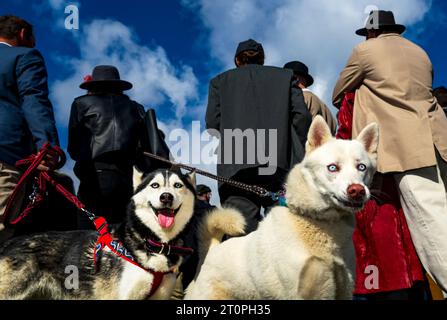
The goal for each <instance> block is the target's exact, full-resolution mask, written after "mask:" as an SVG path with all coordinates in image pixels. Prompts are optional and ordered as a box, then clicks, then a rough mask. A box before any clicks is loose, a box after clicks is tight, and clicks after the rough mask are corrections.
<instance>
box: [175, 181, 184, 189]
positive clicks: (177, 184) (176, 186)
mask: <svg viewBox="0 0 447 320" xmlns="http://www.w3.org/2000/svg"><path fill="white" fill-rule="evenodd" d="M182 187H183V184H181V183H178V182H176V183H174V188H177V189H180V188H182Z"/></svg>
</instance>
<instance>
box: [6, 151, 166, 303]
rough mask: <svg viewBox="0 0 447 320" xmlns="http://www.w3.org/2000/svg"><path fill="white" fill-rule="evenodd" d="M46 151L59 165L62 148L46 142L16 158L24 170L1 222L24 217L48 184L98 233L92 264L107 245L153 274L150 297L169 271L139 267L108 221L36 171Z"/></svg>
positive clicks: (62, 153)
mask: <svg viewBox="0 0 447 320" xmlns="http://www.w3.org/2000/svg"><path fill="white" fill-rule="evenodd" d="M50 151H54V152H55V153H56V154H57V155H58V161H57V164H56V166H55V167H54V168H51V169H60V168H62V167H63V166H64V164H65V162H66V157H65V154H64V152H63V151H62V149H61V148H59V147H57V146H51V145H50V144H49V143H48V142H47V143H45V144H44V145H43V146H42V148H41V149H40V151H39V152H38V153H37V155H34V154H33V155H31V156H30V157H28V158H26V159H23V160H19V161H17V162H16V167H18V168H25V167H27V169H26V170H25V173H24V174H23V175H22V176H21V178H20V180H19V182H18V183H17V186H16V187H15V189H14V191H13V193H12V194H11V196H10V197H9V199H8V202H7V204H6V208H5V213H4V217H5V223H6V224H8V225H15V224H17V223H18V222H20V221H21V220H23V219H24V218H26V217H27V216H28V214H29V213H30V212H31V211H32V210H33V209H34V208H35V207H37V206H38V205H39V204H40V203H41V202H42V201H43V199H44V196H45V194H46V191H47V186H48V184H50V185H52V186H53V187H54V188H55V189H56V191H57V192H59V193H60V194H62V195H63V196H64V197H65V198H66V199H67V200H68V201H70V202H71V203H73V204H74V205H75V206H76V207H77V208H78V209H79V210H81V211H83V212H84V213H86V214H87V216H88V218H89V219H90V220H91V221H92V222H93V223H94V225H95V228H96V230H97V231H98V233H99V237H98V240H97V242H96V245H95V251H94V257H93V259H94V262H95V265H96V255H97V252H98V251H99V250H102V249H103V248H105V247H107V248H109V249H110V251H112V252H113V253H115V254H116V255H117V256H118V257H120V258H122V259H124V260H126V261H127V262H129V263H132V264H133V265H135V266H137V267H139V268H141V269H143V270H144V271H146V272H149V273H151V274H152V275H153V277H154V279H153V281H152V285H151V290H150V292H149V295H148V297H151V296H152V295H153V294H154V293H155V291H157V289H158V287H159V286H160V284H161V282H162V281H163V277H164V275H165V274H168V273H171V272H156V271H153V270H150V269H146V268H143V267H142V266H140V265H139V264H138V263H136V262H135V261H134V259H133V257H132V256H131V255H130V254H127V250H126V249H125V248H124V246H123V245H122V244H121V243H120V242H119V241H116V240H114V239H113V237H112V235H111V234H110V232H109V231H108V224H107V221H106V219H104V218H103V217H96V216H95V214H93V213H92V212H90V211H88V210H87V209H86V208H85V205H84V204H83V203H82V202H81V201H80V200H79V199H78V198H77V197H76V196H75V195H73V194H72V193H70V192H69V191H68V190H67V189H65V188H64V186H62V185H61V184H60V183H59V182H57V181H55V180H54V179H53V178H52V177H51V176H50V175H49V174H48V173H47V172H45V171H39V170H38V169H37V167H38V166H39V164H40V163H41V162H42V160H43V159H44V158H45V157H46V156H47V155H48V153H49V152H50ZM33 179H34V180H35V181H34V185H33V189H34V190H33V193H32V195H31V196H30V197H29V198H30V200H31V201H30V203H29V204H28V205H27V206H26V208H25V209H24V210H23V211H22V212H21V213H20V214H19V215H18V216H17V217H16V218H14V219H13V220H12V221H10V219H9V218H10V216H11V215H12V214H14V212H13V211H14V204H15V203H16V202H17V201H18V196H19V192H20V190H21V189H22V188H23V187H24V186H25V184H26V183H27V182H28V181H30V180H33Z"/></svg>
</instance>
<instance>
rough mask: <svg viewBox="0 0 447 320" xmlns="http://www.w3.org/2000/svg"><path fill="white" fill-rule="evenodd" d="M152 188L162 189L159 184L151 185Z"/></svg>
mask: <svg viewBox="0 0 447 320" xmlns="http://www.w3.org/2000/svg"><path fill="white" fill-rule="evenodd" d="M151 188H154V189H158V188H160V185H159V184H158V183H157V182H154V183H153V184H151Z"/></svg>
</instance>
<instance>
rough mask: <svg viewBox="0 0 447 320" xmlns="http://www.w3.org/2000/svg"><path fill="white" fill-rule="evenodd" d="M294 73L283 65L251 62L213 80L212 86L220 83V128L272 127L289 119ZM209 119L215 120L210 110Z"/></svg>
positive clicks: (210, 120)
mask: <svg viewBox="0 0 447 320" xmlns="http://www.w3.org/2000/svg"><path fill="white" fill-rule="evenodd" d="M292 75H293V74H292V72H289V71H286V70H283V69H280V68H276V67H268V66H260V65H256V64H250V65H246V66H241V67H239V68H236V69H232V70H229V71H227V72H224V73H222V74H220V75H218V76H217V77H216V78H214V79H213V80H211V86H212V85H213V84H216V83H218V86H219V88H220V94H219V103H220V109H221V126H222V127H221V129H233V128H240V129H242V130H244V129H247V128H263V129H269V128H277V127H276V126H275V125H276V124H277V123H278V122H279V121H281V120H286V121H287V119H288V113H289V111H290V109H289V105H290V103H289V100H290V83H291V79H292ZM275 118H278V119H277V120H276V121H275V120H274V119H275ZM207 122H208V123H212V122H213V119H209V115H208V114H207ZM282 123H284V122H282Z"/></svg>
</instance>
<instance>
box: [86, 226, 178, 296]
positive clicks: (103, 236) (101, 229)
mask: <svg viewBox="0 0 447 320" xmlns="http://www.w3.org/2000/svg"><path fill="white" fill-rule="evenodd" d="M93 223H94V224H95V227H96V230H97V231H98V233H99V237H98V241H96V245H95V251H94V254H93V259H94V262H95V266H96V255H97V252H98V251H99V250H102V249H103V248H104V247H107V248H109V250H110V251H112V252H113V253H115V254H116V255H117V256H118V257H120V258H122V259H124V260H126V261H127V262H129V263H131V264H133V265H134V266H137V267H138V268H140V269H143V270H144V271H146V272H149V273H150V274H152V276H153V277H154V279H153V281H152V286H151V290H150V291H149V294H148V298H149V297H151V296H152V295H153V294H154V293H155V291H157V289H158V288H159V287H160V285H161V282H162V281H163V277H164V275H165V274H169V273H172V271H170V272H157V271H153V270H151V269H146V268H144V267H142V266H140V265H139V264H138V263H136V262H135V261H134V260H133V257H132V256H130V255H129V254H127V250H126V249H125V248H124V247H122V249H121V250H117V247H116V246H113V245H112V244H113V242H114V241H115V240H114V239H113V237H112V235H111V234H110V233H109V232H108V230H107V229H108V224H107V221H106V219H104V218H103V217H97V218H96V219H95V220H94V221H93ZM118 244H119V245H121V243H119V242H118Z"/></svg>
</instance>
